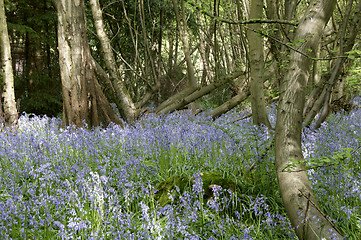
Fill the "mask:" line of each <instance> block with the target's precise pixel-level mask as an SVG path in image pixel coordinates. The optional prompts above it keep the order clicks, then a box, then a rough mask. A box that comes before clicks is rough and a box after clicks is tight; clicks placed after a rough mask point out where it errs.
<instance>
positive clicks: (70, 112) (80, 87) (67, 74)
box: [55, 0, 121, 126]
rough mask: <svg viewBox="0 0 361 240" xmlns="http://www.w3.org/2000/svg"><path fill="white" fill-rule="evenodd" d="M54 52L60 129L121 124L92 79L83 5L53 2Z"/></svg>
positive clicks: (76, 2) (80, 3) (91, 60)
mask: <svg viewBox="0 0 361 240" xmlns="http://www.w3.org/2000/svg"><path fill="white" fill-rule="evenodd" d="M55 4H56V7H57V13H58V46H59V47H58V48H59V64H60V75H61V81H62V91H63V125H65V126H66V125H76V126H83V125H84V122H85V123H87V124H88V125H91V126H96V125H99V124H100V123H101V122H102V123H104V124H109V123H110V122H114V123H116V124H121V121H120V120H119V118H118V117H117V116H116V115H115V113H114V111H113V110H112V108H111V106H110V103H109V102H108V100H107V99H106V98H105V96H104V95H103V93H102V91H101V89H100V86H99V84H98V82H97V79H96V77H95V66H94V63H93V59H92V57H91V55H90V49H89V44H88V37H87V28H86V21H85V9H84V1H83V0H80V1H73V0H56V1H55Z"/></svg>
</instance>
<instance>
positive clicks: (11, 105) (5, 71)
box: [0, 0, 18, 127]
mask: <svg viewBox="0 0 361 240" xmlns="http://www.w3.org/2000/svg"><path fill="white" fill-rule="evenodd" d="M0 51H1V72H2V74H1V75H2V77H3V81H4V85H3V91H2V99H1V101H3V102H4V103H3V106H4V117H5V127H14V126H16V124H17V122H18V111H17V109H16V102H15V93H14V73H13V67H12V59H11V50H10V41H9V34H8V28H7V23H6V16H5V8H4V0H0ZM0 107H1V106H0ZM0 117H1V116H0Z"/></svg>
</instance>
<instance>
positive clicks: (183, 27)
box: [173, 0, 197, 88]
mask: <svg viewBox="0 0 361 240" xmlns="http://www.w3.org/2000/svg"><path fill="white" fill-rule="evenodd" d="M173 7H174V11H175V15H176V20H177V25H178V29H179V34H180V37H181V40H182V43H183V52H184V57H185V59H186V63H187V76H188V86H189V87H190V88H196V87H197V81H196V78H195V75H194V67H193V63H192V60H191V54H190V50H189V42H188V31H187V20H186V17H185V7H184V0H181V13H180V14H179V11H178V1H177V0H173Z"/></svg>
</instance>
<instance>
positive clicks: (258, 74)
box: [247, 0, 272, 128]
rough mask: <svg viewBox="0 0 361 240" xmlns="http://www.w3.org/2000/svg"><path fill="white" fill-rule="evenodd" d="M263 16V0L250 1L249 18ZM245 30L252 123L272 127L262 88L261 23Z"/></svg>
mask: <svg viewBox="0 0 361 240" xmlns="http://www.w3.org/2000/svg"><path fill="white" fill-rule="evenodd" d="M262 17H263V1H259V0H252V1H251V3H250V19H261V18H262ZM249 28H250V29H249V30H248V32H247V37H248V45H249V58H250V59H249V61H250V74H251V83H250V92H251V107H252V117H253V123H254V124H256V125H261V124H264V125H265V126H267V127H268V128H272V126H271V124H270V122H269V120H268V116H267V111H266V105H265V100H264V89H263V74H264V56H263V48H264V46H263V38H262V37H260V36H259V34H258V33H257V32H259V31H261V30H262V29H261V24H252V25H251V26H250V27H249Z"/></svg>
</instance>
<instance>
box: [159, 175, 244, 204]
mask: <svg viewBox="0 0 361 240" xmlns="http://www.w3.org/2000/svg"><path fill="white" fill-rule="evenodd" d="M201 178H202V181H203V190H204V195H203V198H204V199H205V200H208V199H210V198H212V196H213V192H212V188H213V186H215V185H216V186H220V187H222V189H229V190H231V191H232V192H234V191H235V190H236V187H237V185H236V183H235V182H233V181H231V180H229V179H225V178H223V177H222V175H221V174H219V173H215V172H204V173H201ZM193 181H194V178H193V177H188V176H173V177H170V178H167V179H166V180H164V181H163V182H161V183H159V184H158V186H157V187H156V189H157V190H158V192H157V193H156V194H155V199H156V200H157V201H158V202H159V204H160V205H161V206H165V205H167V204H171V203H172V201H171V199H170V194H172V195H173V197H172V198H173V199H174V202H177V200H178V198H179V193H180V194H182V193H183V192H184V190H185V189H186V188H190V187H191V186H192V184H193ZM176 187H178V188H179V192H178V191H177V190H176Z"/></svg>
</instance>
